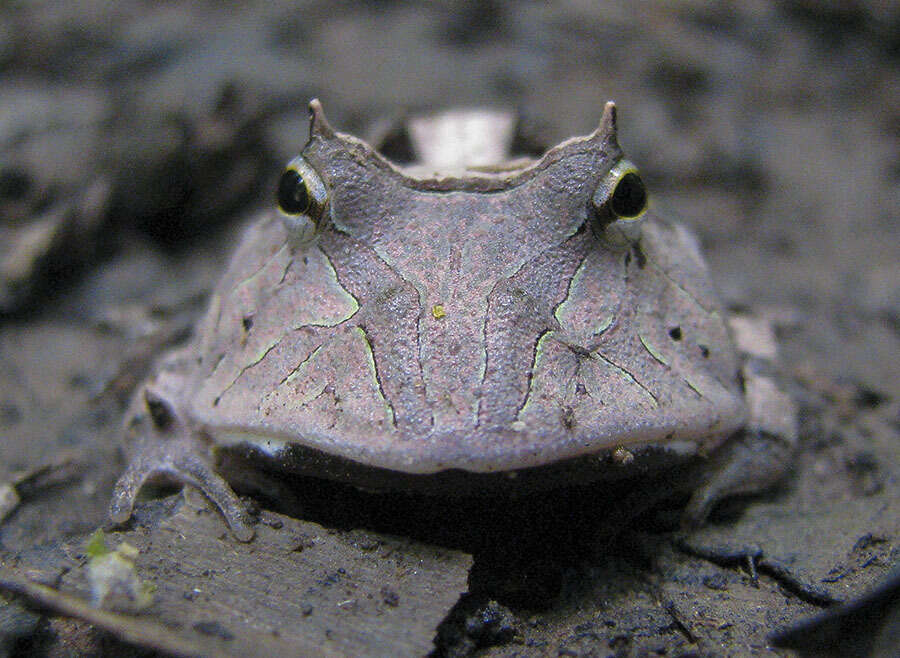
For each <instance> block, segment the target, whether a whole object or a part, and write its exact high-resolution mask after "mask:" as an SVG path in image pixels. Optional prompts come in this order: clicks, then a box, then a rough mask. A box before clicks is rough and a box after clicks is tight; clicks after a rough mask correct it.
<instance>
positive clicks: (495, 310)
mask: <svg viewBox="0 0 900 658" xmlns="http://www.w3.org/2000/svg"><path fill="white" fill-rule="evenodd" d="M310 114H311V127H310V137H309V141H308V142H307V144H306V146H305V147H304V148H303V150H302V152H301V154H300V155H299V156H297V157H296V158H295V159H294V160H292V161H291V162H290V163H289V164H288V167H287V169H286V171H285V173H284V174H283V176H282V178H281V181H280V183H279V188H278V200H279V210H278V211H277V212H276V211H273V212H271V213H268V214H266V215H265V216H263V217H262V218H260V219H259V220H258V221H257V222H256V223H254V224H253V225H252V226H250V227H249V229H248V230H247V231H246V233H245V235H244V237H243V239H242V241H241V243H240V245H239V246H238V248H237V251H236V253H235V254H234V256H233V258H232V260H231V263H230V265H229V266H228V268H227V270H226V272H225V273H224V275H223V276H222V279H221V280H220V281H219V283H218V285H217V286H216V289H215V291H214V293H213V295H212V298H211V301H210V306H209V309H208V311H207V313H206V315H205V316H204V318H203V320H202V321H201V322H200V324H199V326H198V327H197V331H196V333H195V337H194V339H193V341H192V342H191V343H190V344H188V345H187V346H186V347H184V348H181V349H179V350H177V351H175V352H173V353H170V354H169V355H167V356H164V357H163V358H162V360H161V361H160V362H159V364H158V367H157V370H156V372H155V374H154V375H153V376H152V377H151V378H150V379H149V380H148V381H147V382H146V383H145V384H144V385H143V386H142V387H141V388H140V390H139V392H138V394H137V395H136V397H135V400H134V403H133V405H132V408H131V410H130V412H129V416H128V419H127V424H128V431H127V434H128V438H129V441H128V449H129V452H130V453H131V461H130V464H129V466H128V468H127V470H126V472H125V474H124V475H123V476H122V477H121V479H120V480H119V482H118V484H117V486H116V489H115V493H114V497H113V503H112V508H111V516H112V518H113V520H115V521H117V522H124V521H126V520H127V519H128V518H129V516H130V515H131V512H132V507H133V505H134V502H135V497H136V496H137V494H138V492H139V490H140V489H141V488H142V486H143V484H144V483H145V482H146V481H147V480H148V478H151V477H153V478H156V477H159V476H161V477H164V478H168V479H171V480H174V481H175V482H177V483H180V484H187V485H190V486H194V487H197V488H199V489H200V490H201V491H203V493H205V494H206V495H207V496H208V497H209V498H210V499H211V500H212V501H213V502H214V503H215V504H216V506H217V507H218V508H219V510H220V511H221V512H222V514H223V515H224V517H225V519H226V520H227V521H228V524H229V526H230V527H231V529H232V531H233V533H234V535H235V536H236V537H237V538H238V539H240V540H243V541H249V540H250V539H251V538H252V536H253V529H252V525H251V522H250V519H249V517H248V514H247V512H246V511H245V509H244V507H243V505H242V503H241V502H240V500H239V499H238V497H237V496H236V495H235V494H234V492H233V491H232V488H231V486H230V485H229V480H231V481H234V477H233V476H232V475H229V476H228V478H227V479H226V478H225V477H223V475H222V473H223V472H224V471H222V470H221V469H218V466H217V464H219V463H220V459H221V458H222V456H223V455H225V456H227V455H229V454H231V455H232V456H235V455H237V456H240V459H239V460H238V461H241V462H242V463H245V464H254V465H258V466H261V467H262V468H263V469H265V470H270V471H271V470H275V471H279V472H284V473H303V474H307V475H313V476H317V477H323V478H328V479H333V480H339V481H342V482H346V483H349V484H351V485H353V486H355V487H359V488H364V489H375V490H384V489H388V490H391V489H395V490H415V491H420V492H424V493H429V494H435V495H438V496H446V495H448V494H451V495H471V494H474V495H484V494H490V493H492V492H495V491H498V490H512V491H522V492H525V491H534V490H547V489H554V488H556V489H558V488H560V487H564V486H568V485H571V484H573V483H583V482H590V481H597V480H626V479H634V478H646V477H649V476H650V474H651V473H656V472H658V471H660V470H662V471H665V470H666V469H670V468H676V467H679V466H680V465H682V464H684V463H685V462H697V463H700V464H701V471H700V472H702V473H703V475H702V476H701V477H700V478H699V479H696V478H690V479H689V480H690V481H685V482H684V483H683V484H684V485H685V487H686V488H690V489H694V490H695V491H694V493H693V496H692V498H691V501H690V503H689V504H688V507H687V509H686V511H685V518H686V520H687V521H688V522H689V523H700V522H702V521H703V520H704V519H705V518H706V516H707V515H708V513H709V511H710V509H711V508H712V506H713V505H714V504H715V503H716V502H717V501H718V500H720V499H721V498H723V497H725V496H729V495H732V494H735V493H745V492H753V491H757V490H760V489H763V488H765V487H768V486H769V485H771V484H772V483H773V482H774V481H776V480H777V479H778V478H780V477H781V475H782V474H783V472H784V471H785V469H786V467H787V464H788V462H789V459H788V456H789V454H790V450H791V448H792V447H793V444H794V443H795V441H796V429H795V427H794V425H795V419H794V408H793V405H792V403H791V401H790V399H789V398H788V397H787V396H786V395H785V394H783V393H782V392H781V391H780V390H779V388H778V387H777V385H776V384H775V380H774V379H773V378H772V377H771V376H770V366H769V364H768V363H767V359H766V358H765V357H766V355H765V354H743V353H742V352H741V351H740V350H739V349H737V348H736V346H735V344H734V342H733V339H732V336H731V333H730V330H729V325H728V322H727V318H726V317H725V314H724V312H723V310H722V308H721V306H720V303H719V302H718V300H717V298H716V295H715V292H714V289H713V286H712V284H711V282H710V279H709V275H708V272H707V268H706V265H705V263H704V261H703V258H702V256H701V254H700V251H699V248H698V245H697V241H696V239H695V238H694V237H693V236H692V235H691V234H690V233H689V231H688V230H687V229H686V228H685V227H683V226H681V225H679V224H677V223H673V222H671V221H669V220H668V219H667V218H665V217H663V216H660V215H659V214H658V213H656V212H654V211H653V210H652V209H648V199H647V194H646V190H645V188H644V185H643V182H642V181H641V179H640V175H639V173H638V171H637V169H636V167H635V166H634V165H633V164H632V163H630V162H629V161H628V160H627V159H626V158H625V157H624V154H623V152H622V149H621V148H620V147H619V144H618V141H617V138H616V110H615V106H614V105H613V104H612V103H608V104H607V105H606V107H605V109H604V111H603V118H602V120H601V123H600V126H599V127H598V129H597V130H596V131H595V132H593V133H592V134H590V135H588V136H586V137H576V138H572V139H569V140H567V141H564V142H562V143H561V144H559V145H557V146H555V147H554V148H552V149H550V150H548V151H547V152H546V153H544V154H543V155H542V156H541V157H539V158H537V159H529V158H520V159H509V155H508V147H509V145H510V144H511V143H512V140H513V133H514V131H513V123H512V122H511V120H510V119H509V117H507V116H506V115H503V114H502V113H492V112H484V111H482V112H455V113H447V114H444V115H438V116H436V117H431V118H428V119H421V120H419V121H418V123H413V124H410V127H409V130H408V134H407V137H408V139H409V141H410V144H409V148H410V150H411V151H412V152H414V153H417V154H418V155H419V156H420V160H418V161H415V162H413V163H411V164H408V165H405V166H401V165H398V164H395V163H392V162H390V161H389V160H387V159H386V158H385V157H383V156H382V155H380V154H379V153H378V152H377V151H376V150H374V149H373V148H372V147H370V146H369V145H368V144H367V143H365V142H364V141H362V140H359V139H357V138H355V137H352V136H350V135H346V134H342V133H338V132H335V131H334V130H333V129H332V128H331V126H330V125H329V124H328V122H327V121H326V119H325V117H324V114H323V112H322V108H321V105H320V104H319V103H318V101H312V102H311V103H310ZM750 342H751V343H752V340H751V341H750ZM751 351H752V350H751ZM234 463H237V462H236V461H235V460H233V459H232V460H231V464H232V465H233V464H234ZM217 469H218V470H217ZM673 472H680V471H679V470H677V469H676V470H674V471H673ZM668 482H670V483H672V482H673V480H672V479H671V478H669V479H668ZM673 486H674V485H673ZM636 490H637V489H636ZM642 498H643V494H642ZM633 502H634V501H630V500H629V499H628V496H627V495H626V496H625V497H624V498H622V499H619V500H617V501H615V502H611V501H607V502H606V504H607V505H608V504H614V505H618V506H622V507H630V506H631V505H632V504H633ZM602 504H604V501H598V506H600V505H602Z"/></svg>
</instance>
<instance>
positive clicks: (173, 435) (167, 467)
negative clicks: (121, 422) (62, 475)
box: [109, 399, 254, 542]
mask: <svg viewBox="0 0 900 658" xmlns="http://www.w3.org/2000/svg"><path fill="white" fill-rule="evenodd" d="M148 402H150V401H149V399H148ZM154 402H155V401H154ZM151 415H153V412H152V411H151ZM154 424H156V425H157V426H156V427H154V428H153V429H152V430H149V431H148V432H147V433H146V434H145V435H144V436H143V437H142V440H141V445H140V446H139V449H138V451H137V454H136V455H135V456H134V457H133V458H132V460H131V462H130V463H129V465H128V468H127V469H126V470H125V473H124V474H123V475H122V477H120V478H119V481H118V482H116V486H115V489H114V491H113V498H112V502H111V504H110V509H109V516H110V518H111V519H112V520H113V521H114V522H115V523H125V522H126V521H127V520H128V519H129V518H131V515H132V512H133V510H134V504H135V501H136V499H137V495H138V493H139V492H140V490H141V488H143V486H144V484H145V483H147V482H148V481H150V480H152V479H162V480H169V481H174V482H177V483H179V484H183V485H188V486H192V487H195V488H197V489H199V490H200V491H201V492H202V493H203V494H204V495H205V496H206V497H207V498H209V500H211V501H212V502H213V503H214V504H215V505H216V507H218V508H219V511H220V512H221V513H222V516H223V517H225V521H226V522H227V523H228V526H229V528H230V529H231V532H232V533H233V534H234V536H235V538H236V539H238V540H239V541H244V542H246V541H250V540H251V539H253V535H254V530H253V527H252V525H251V522H250V517H249V515H248V514H247V511H246V510H245V509H244V505H243V504H242V503H241V501H240V499H239V498H238V497H237V494H235V493H234V491H233V490H232V489H231V487H230V486H229V485H228V483H227V482H226V481H225V480H224V479H223V478H222V477H221V476H220V475H219V474H218V473H216V472H215V470H214V469H213V467H212V464H211V463H210V462H209V460H208V459H206V458H205V457H204V456H203V455H204V453H205V450H204V448H203V446H202V444H201V442H200V441H199V440H198V439H196V438H194V436H193V433H192V432H191V431H190V430H189V429H188V428H186V427H184V426H183V425H182V424H181V423H179V422H178V421H177V420H174V416H168V417H167V422H166V423H164V424H162V426H160V424H159V423H158V422H155V423H154Z"/></svg>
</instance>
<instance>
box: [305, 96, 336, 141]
mask: <svg viewBox="0 0 900 658" xmlns="http://www.w3.org/2000/svg"><path fill="white" fill-rule="evenodd" d="M316 136H319V137H324V138H325V139H330V138H332V137H334V128H332V127H331V124H330V123H328V119H326V118H325V110H323V109H322V103H321V102H319V99H318V98H313V99H312V100H311V101H310V102H309V138H310V139H312V138H313V137H316Z"/></svg>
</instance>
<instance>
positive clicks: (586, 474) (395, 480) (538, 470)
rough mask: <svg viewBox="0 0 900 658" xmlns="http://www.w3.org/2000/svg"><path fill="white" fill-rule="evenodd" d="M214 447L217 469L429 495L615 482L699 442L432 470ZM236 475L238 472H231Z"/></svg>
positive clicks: (261, 447)
mask: <svg viewBox="0 0 900 658" xmlns="http://www.w3.org/2000/svg"><path fill="white" fill-rule="evenodd" d="M219 438H220V439H223V441H222V442H223V444H225V445H223V446H222V447H221V448H220V449H219V451H218V457H219V462H220V470H221V471H223V473H225V474H226V477H227V473H228V472H229V470H233V471H234V472H235V473H240V472H242V471H243V470H244V469H253V468H263V469H267V468H271V469H272V470H273V471H274V472H279V473H296V474H299V475H304V476H311V477H315V478H323V479H329V480H334V481H337V482H343V483H345V484H350V485H353V486H354V487H357V488H360V489H366V490H371V491H416V492H420V493H424V494H429V495H442V496H444V495H446V496H473V495H474V496H478V495H493V494H496V493H503V492H515V493H516V494H520V493H523V492H529V491H541V490H548V489H556V488H560V487H562V486H571V485H580V484H588V483H592V482H598V481H603V482H615V481H618V480H627V479H632V478H636V477H648V476H653V475H655V474H656V473H661V472H663V471H666V472H669V471H671V470H673V469H676V468H678V467H679V466H682V465H689V464H692V463H693V462H695V461H696V459H697V457H698V455H699V452H698V450H699V448H700V446H699V445H698V444H697V443H696V442H693V441H677V440H671V441H669V442H668V443H666V444H662V445H641V446H632V447H631V448H630V449H626V448H623V447H622V446H619V447H617V448H614V449H610V448H607V449H603V450H600V451H598V452H593V453H591V454H584V455H581V456H576V457H569V458H566V459H560V460H556V461H552V462H549V463H541V464H535V465H524V466H519V467H516V468H501V469H491V470H483V471H472V470H467V469H465V468H461V467H454V468H443V469H438V470H435V471H432V472H419V471H415V472H407V471H402V470H398V469H396V468H393V467H390V466H378V465H372V464H367V463H362V462H360V461H356V460H354V459H350V458H347V457H343V456H338V455H334V454H329V453H326V452H322V451H321V450H317V449H315V448H310V447H308V446H303V445H299V444H287V443H282V444H278V445H277V449H276V444H274V443H272V442H267V441H266V440H260V439H253V440H251V439H248V438H247V437H246V436H245V437H238V436H232V437H231V439H233V441H231V440H228V439H227V438H226V437H224V436H220V437H219ZM235 481H240V477H237V478H235Z"/></svg>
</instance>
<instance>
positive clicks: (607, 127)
mask: <svg viewBox="0 0 900 658" xmlns="http://www.w3.org/2000/svg"><path fill="white" fill-rule="evenodd" d="M593 137H594V138H595V139H598V140H600V141H601V142H608V143H611V144H615V145H617V146H618V144H619V139H618V127H617V126H616V104H615V103H614V102H612V101H609V102H607V103H606V105H605V106H604V107H603V116H602V117H601V119H600V125H599V126H597V130H595V131H594V135H593Z"/></svg>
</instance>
